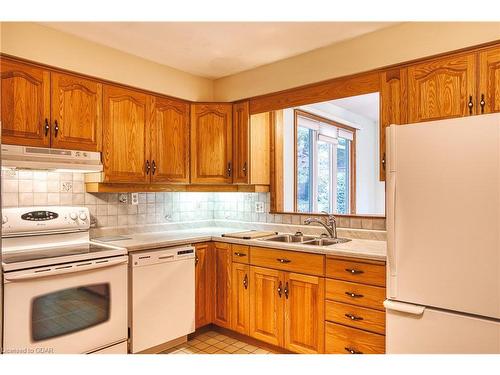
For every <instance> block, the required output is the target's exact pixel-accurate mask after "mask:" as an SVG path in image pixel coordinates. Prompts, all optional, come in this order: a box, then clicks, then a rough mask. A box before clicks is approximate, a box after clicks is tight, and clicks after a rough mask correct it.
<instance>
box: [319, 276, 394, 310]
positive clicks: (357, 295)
mask: <svg viewBox="0 0 500 375" xmlns="http://www.w3.org/2000/svg"><path fill="white" fill-rule="evenodd" d="M326 299H331V300H334V301H338V302H345V303H349V304H352V305H357V306H363V307H370V308H372V309H377V310H382V311H384V310H385V309H384V306H383V302H384V299H385V288H381V287H378V286H370V285H363V284H357V283H351V282H348V281H340V280H333V279H326Z"/></svg>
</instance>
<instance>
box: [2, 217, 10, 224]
mask: <svg viewBox="0 0 500 375" xmlns="http://www.w3.org/2000/svg"><path fill="white" fill-rule="evenodd" d="M8 221H9V218H8V217H7V216H2V224H7V222H8Z"/></svg>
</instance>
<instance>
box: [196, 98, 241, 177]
mask: <svg viewBox="0 0 500 375" xmlns="http://www.w3.org/2000/svg"><path fill="white" fill-rule="evenodd" d="M232 109H233V108H232V105H231V104H227V103H220V104H216V103H210V104H193V105H191V182H192V183H195V184H231V183H232V182H233V164H232V144H233V138H232V134H233V133H232Z"/></svg>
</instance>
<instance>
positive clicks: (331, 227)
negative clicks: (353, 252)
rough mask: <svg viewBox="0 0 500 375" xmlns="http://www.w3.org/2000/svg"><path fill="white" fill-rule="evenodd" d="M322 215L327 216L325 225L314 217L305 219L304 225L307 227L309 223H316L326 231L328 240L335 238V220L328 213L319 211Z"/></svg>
mask: <svg viewBox="0 0 500 375" xmlns="http://www.w3.org/2000/svg"><path fill="white" fill-rule="evenodd" d="M321 212H322V213H325V214H327V215H328V217H327V219H326V223H325V222H324V221H323V220H321V219H320V218H316V217H308V218H307V219H305V220H304V224H305V225H309V224H311V223H318V224H321V225H323V226H324V227H325V229H326V230H327V231H328V234H329V236H330V238H334V239H336V238H337V219H336V218H335V216H334V215H333V214H329V213H328V212H325V211H321Z"/></svg>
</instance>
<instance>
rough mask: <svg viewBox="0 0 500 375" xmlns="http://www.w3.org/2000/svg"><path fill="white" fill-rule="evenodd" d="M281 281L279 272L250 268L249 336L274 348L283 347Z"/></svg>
mask: <svg viewBox="0 0 500 375" xmlns="http://www.w3.org/2000/svg"><path fill="white" fill-rule="evenodd" d="M282 280H283V272H281V271H276V270H272V269H268V268H261V267H254V266H251V267H250V336H252V337H254V338H256V339H258V340H261V341H264V342H267V343H269V344H273V345H276V346H283V340H284V339H283V329H284V324H283V317H284V311H283V310H284V299H285V296H284V294H283V281H282ZM278 288H281V296H280V294H279V293H278Z"/></svg>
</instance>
